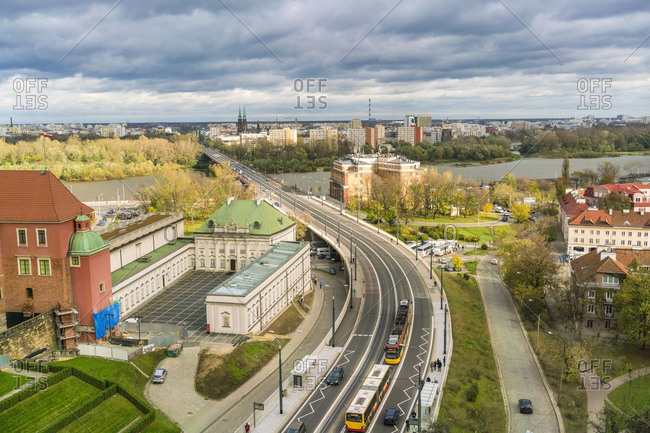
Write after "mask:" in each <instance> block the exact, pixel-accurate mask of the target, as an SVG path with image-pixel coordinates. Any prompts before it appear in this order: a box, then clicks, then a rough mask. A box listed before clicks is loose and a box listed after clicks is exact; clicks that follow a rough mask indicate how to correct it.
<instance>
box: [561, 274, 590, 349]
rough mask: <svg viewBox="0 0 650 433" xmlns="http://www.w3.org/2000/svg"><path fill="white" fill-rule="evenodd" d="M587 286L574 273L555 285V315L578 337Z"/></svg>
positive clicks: (582, 318)
mask: <svg viewBox="0 0 650 433" xmlns="http://www.w3.org/2000/svg"><path fill="white" fill-rule="evenodd" d="M588 289H589V286H588V285H587V284H586V283H584V282H582V281H580V279H579V278H578V277H576V275H575V274H571V277H570V279H569V280H567V281H564V284H558V285H557V289H556V291H557V293H556V295H557V296H556V299H557V300H558V302H557V303H556V308H557V315H558V317H560V318H561V320H563V321H565V322H567V324H569V325H570V326H568V327H567V329H570V330H571V331H572V332H573V333H574V334H575V335H576V337H577V339H580V336H581V334H582V326H583V322H584V317H585V314H586V312H587V292H588Z"/></svg>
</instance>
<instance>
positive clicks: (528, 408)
mask: <svg viewBox="0 0 650 433" xmlns="http://www.w3.org/2000/svg"><path fill="white" fill-rule="evenodd" d="M519 413H533V402H532V401H530V400H529V399H527V398H520V399H519Z"/></svg>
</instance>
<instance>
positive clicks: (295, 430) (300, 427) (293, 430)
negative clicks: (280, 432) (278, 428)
mask: <svg viewBox="0 0 650 433" xmlns="http://www.w3.org/2000/svg"><path fill="white" fill-rule="evenodd" d="M286 433H307V427H305V423H304V422H300V421H294V422H292V423H291V425H290V426H289V428H288V429H287V431H286Z"/></svg>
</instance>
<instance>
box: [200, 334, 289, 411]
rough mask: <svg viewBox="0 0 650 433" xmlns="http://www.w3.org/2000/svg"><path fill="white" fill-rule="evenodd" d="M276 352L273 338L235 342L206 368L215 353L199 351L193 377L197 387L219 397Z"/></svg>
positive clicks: (243, 379)
mask: <svg viewBox="0 0 650 433" xmlns="http://www.w3.org/2000/svg"><path fill="white" fill-rule="evenodd" d="M276 353H277V349H276V346H275V343H274V342H273V341H253V342H249V343H244V344H242V345H240V346H237V347H236V348H235V350H233V351H232V352H230V353H229V354H227V355H225V356H222V357H220V362H219V363H218V366H217V367H216V368H210V369H209V370H207V371H206V370H205V367H203V366H205V365H210V364H213V365H214V364H215V361H217V359H215V358H216V357H217V356H216V355H213V354H209V353H206V352H201V355H200V358H199V367H198V371H199V372H201V371H203V372H204V374H202V375H198V376H197V377H196V390H197V391H198V392H199V393H200V394H201V395H204V396H206V397H208V398H213V399H221V398H224V397H226V396H227V395H228V394H230V393H231V392H232V391H234V390H236V389H237V388H238V387H239V386H240V385H241V384H243V383H244V382H246V381H247V380H248V379H250V378H251V377H253V376H254V375H255V373H257V372H258V371H259V370H260V369H261V368H262V367H263V366H265V365H266V364H267V363H268V362H269V361H270V360H271V358H273V356H275V354H276Z"/></svg>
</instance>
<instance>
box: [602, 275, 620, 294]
mask: <svg viewBox="0 0 650 433" xmlns="http://www.w3.org/2000/svg"><path fill="white" fill-rule="evenodd" d="M603 283H604V284H618V277H616V276H614V275H603ZM607 293H611V292H607Z"/></svg>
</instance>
